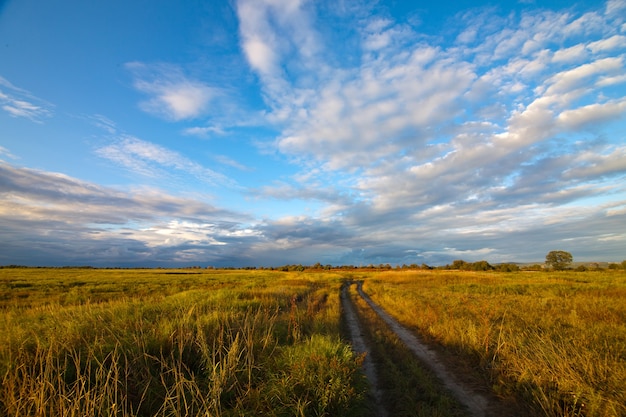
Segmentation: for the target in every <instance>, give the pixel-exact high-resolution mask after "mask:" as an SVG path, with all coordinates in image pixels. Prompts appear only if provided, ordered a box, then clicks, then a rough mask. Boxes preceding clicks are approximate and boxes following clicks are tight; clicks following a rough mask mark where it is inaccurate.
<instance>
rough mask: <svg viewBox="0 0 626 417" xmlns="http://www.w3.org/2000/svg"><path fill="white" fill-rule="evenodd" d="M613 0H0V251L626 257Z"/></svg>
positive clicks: (186, 257)
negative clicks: (557, 252)
mask: <svg viewBox="0 0 626 417" xmlns="http://www.w3.org/2000/svg"><path fill="white" fill-rule="evenodd" d="M625 61H626V0H608V1H606V2H601V1H574V2H572V1H561V0H558V1H557V0H553V1H548V0H546V1H539V0H537V1H530V0H521V1H479V0H475V1H467V0H460V1H454V2H433V1H428V2H426V1H403V0H381V1H369V0H332V1H326V0H319V1H306V0H211V1H200V0H189V1H184V2H180V1H177V0H133V1H128V0H109V1H105V2H91V1H89V2H86V1H80V0H59V1H55V2H41V1H35V0H19V1H18V0H4V1H0V265H8V264H19V265H32V266H35V265H41V266H43V265H50V266H62V265H92V266H120V267H132V266H153V267H154V266H192V265H198V266H216V267H224V266H234V267H244V266H278V265H285V264H303V265H311V264H314V263H317V262H320V263H322V264H331V265H357V266H358V265H369V264H375V265H378V264H380V263H384V264H386V263H389V264H391V265H402V264H407V265H410V264H414V263H415V264H422V263H426V264H428V265H443V264H446V263H449V262H451V261H452V260H455V259H463V260H465V261H468V262H474V261H478V260H487V261H489V262H491V263H500V262H542V261H543V260H545V255H546V254H547V253H548V252H549V251H551V250H565V251H568V252H570V253H572V255H573V257H574V261H621V260H623V259H626V117H625V116H626V70H625V64H626V62H625Z"/></svg>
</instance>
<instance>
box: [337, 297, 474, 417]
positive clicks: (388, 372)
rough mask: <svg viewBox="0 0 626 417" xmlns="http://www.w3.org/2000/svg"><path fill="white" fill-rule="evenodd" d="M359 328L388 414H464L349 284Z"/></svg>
mask: <svg viewBox="0 0 626 417" xmlns="http://www.w3.org/2000/svg"><path fill="white" fill-rule="evenodd" d="M349 294H350V298H351V299H352V302H353V303H354V304H355V306H356V310H357V314H358V316H359V320H360V321H361V322H362V323H363V326H362V331H363V332H364V337H365V338H366V340H367V341H368V344H369V347H370V349H371V352H370V353H369V354H370V355H372V360H373V362H374V364H375V366H376V371H377V375H378V379H379V385H380V386H381V387H383V392H384V395H383V398H384V403H385V408H386V409H387V410H388V412H389V415H390V416H394V417H403V416H407V417H408V416H421V417H434V416H440V417H446V416H450V417H452V416H464V415H467V412H466V411H465V410H464V408H463V407H462V405H460V404H459V403H458V402H457V401H456V400H455V399H454V397H453V396H452V394H451V393H449V392H447V391H446V390H445V388H444V387H443V385H442V384H441V383H440V382H439V381H438V380H437V378H436V377H435V376H434V375H433V374H432V372H430V371H429V370H428V369H426V368H425V367H424V366H423V365H422V364H421V363H420V362H419V360H418V359H417V358H415V355H414V354H413V353H412V352H411V351H410V350H409V349H408V348H407V347H406V346H405V345H404V343H403V342H402V341H401V340H400V339H399V338H398V336H397V335H396V334H395V333H394V332H393V331H392V330H390V329H389V328H388V326H387V324H386V323H385V322H384V321H383V320H382V319H381V318H380V317H378V315H377V314H376V313H375V312H374V311H373V310H372V309H371V308H370V307H369V306H368V305H367V303H366V302H365V301H364V300H363V299H362V298H361V297H359V296H358V295H357V292H356V285H352V286H351V287H350V292H349Z"/></svg>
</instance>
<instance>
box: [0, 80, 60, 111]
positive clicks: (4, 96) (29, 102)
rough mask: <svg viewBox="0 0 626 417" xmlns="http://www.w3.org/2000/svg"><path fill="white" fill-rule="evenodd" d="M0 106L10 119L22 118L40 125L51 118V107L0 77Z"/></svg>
mask: <svg viewBox="0 0 626 417" xmlns="http://www.w3.org/2000/svg"><path fill="white" fill-rule="evenodd" d="M0 106H1V108H2V110H4V111H5V112H7V113H8V114H9V115H10V116H11V117H24V118H26V119H30V120H31V121H33V122H35V123H42V122H43V121H44V120H45V119H47V118H49V117H52V115H53V111H52V108H53V106H52V105H51V104H50V103H47V102H46V101H44V100H41V99H39V98H37V97H35V96H33V95H32V94H31V93H29V92H28V91H26V90H24V89H21V88H18V87H16V86H14V85H13V84H11V83H10V82H9V81H8V80H7V79H5V78H3V77H1V76H0Z"/></svg>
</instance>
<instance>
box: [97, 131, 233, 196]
mask: <svg viewBox="0 0 626 417" xmlns="http://www.w3.org/2000/svg"><path fill="white" fill-rule="evenodd" d="M96 153H97V154H98V155H99V156H101V157H103V158H106V159H108V160H110V161H112V162H114V163H116V164H117V165H120V166H122V167H123V168H125V169H127V170H129V171H131V172H133V173H137V174H140V175H143V176H146V177H150V178H157V179H158V178H163V177H167V176H169V175H172V173H176V172H178V173H180V174H184V175H190V176H192V177H195V178H196V179H197V180H200V181H202V182H205V183H207V184H210V185H222V186H231V187H235V186H236V184H235V183H234V181H233V180H231V179H229V178H227V177H225V176H224V175H222V174H220V173H217V172H215V171H213V170H212V169H209V168H206V167H204V166H202V165H200V164H198V163H197V162H194V161H192V160H190V159H188V158H186V157H185V156H183V155H181V154H180V153H178V152H175V151H172V150H169V149H167V148H164V147H162V146H159V145H156V144H154V143H150V142H146V141H143V140H141V139H137V138H134V137H132V136H122V137H120V138H119V139H118V140H117V141H115V142H114V143H112V144H110V145H107V146H104V147H101V148H99V149H98V150H97V151H96Z"/></svg>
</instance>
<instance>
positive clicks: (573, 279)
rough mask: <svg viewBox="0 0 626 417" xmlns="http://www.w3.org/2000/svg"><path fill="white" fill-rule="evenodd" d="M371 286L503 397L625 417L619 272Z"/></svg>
mask: <svg viewBox="0 0 626 417" xmlns="http://www.w3.org/2000/svg"><path fill="white" fill-rule="evenodd" d="M364 289H365V290H366V291H367V292H368V293H369V294H370V296H371V297H372V299H373V300H374V301H375V302H377V303H379V304H380V305H381V306H383V307H384V308H385V309H386V310H387V311H388V312H389V313H390V314H392V315H394V316H395V317H396V318H397V319H398V320H399V321H400V322H402V323H403V324H404V325H405V326H407V327H409V328H412V329H414V330H415V331H416V332H418V333H420V335H422V336H423V337H425V338H426V339H427V340H429V341H430V342H431V343H434V344H436V345H438V346H439V347H440V348H441V349H442V350H444V351H447V352H448V353H450V354H451V356H456V357H457V358H460V360H461V361H462V362H463V363H465V364H467V365H468V366H469V367H470V368H472V369H474V371H475V372H476V373H477V374H478V375H479V376H482V377H483V378H484V379H485V380H487V381H488V382H489V384H490V385H491V388H492V390H493V392H495V393H496V394H498V395H500V396H502V397H508V396H513V397H517V398H518V399H520V400H521V401H524V402H528V403H530V404H532V406H533V407H534V408H535V409H536V410H537V412H541V413H545V414H546V415H555V416H574V415H585V416H622V415H626V405H625V404H626V385H624V382H623V381H626V360H625V358H626V303H624V294H625V293H626V276H625V275H624V274H623V273H621V272H619V271H617V272H609V271H605V272H585V273H580V272H558V273H514V274H511V273H495V272H487V273H477V272H459V271H453V272H451V271H419V272H386V273H382V274H380V275H370V276H369V277H368V278H367V279H366V281H365V286H364Z"/></svg>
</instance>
